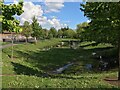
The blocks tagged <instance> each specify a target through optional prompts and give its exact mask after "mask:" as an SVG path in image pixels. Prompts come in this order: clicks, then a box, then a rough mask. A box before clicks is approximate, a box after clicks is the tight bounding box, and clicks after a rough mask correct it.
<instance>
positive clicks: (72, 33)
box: [64, 29, 76, 38]
mask: <svg viewBox="0 0 120 90" xmlns="http://www.w3.org/2000/svg"><path fill="white" fill-rule="evenodd" d="M64 35H65V36H66V37H67V38H74V37H75V35H76V32H75V31H74V30H72V29H69V30H66V31H65V32H64Z"/></svg>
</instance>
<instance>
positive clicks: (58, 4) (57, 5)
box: [45, 0, 64, 13]
mask: <svg viewBox="0 0 120 90" xmlns="http://www.w3.org/2000/svg"><path fill="white" fill-rule="evenodd" d="M45 6H46V10H45V12H46V13H49V12H59V11H60V9H61V8H63V7H64V0H59V1H57V0H56V1H52V0H45Z"/></svg>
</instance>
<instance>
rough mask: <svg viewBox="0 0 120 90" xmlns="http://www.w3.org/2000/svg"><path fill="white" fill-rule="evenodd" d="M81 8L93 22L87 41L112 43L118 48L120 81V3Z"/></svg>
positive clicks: (88, 31) (119, 78) (96, 3)
mask: <svg viewBox="0 0 120 90" xmlns="http://www.w3.org/2000/svg"><path fill="white" fill-rule="evenodd" d="M81 6H82V8H81V10H82V11H84V15H85V16H87V17H88V18H89V19H90V20H91V22H90V26H89V27H88V28H87V30H86V31H85V37H86V39H87V40H94V41H96V42H105V43H106V42H107V43H112V44H113V45H115V46H116V47H117V48H118V50H119V51H118V52H119V54H118V55H119V72H118V80H120V12H119V10H120V2H113V3H111V2H99V3H98V2H87V3H86V4H81ZM96 37H97V38H96Z"/></svg>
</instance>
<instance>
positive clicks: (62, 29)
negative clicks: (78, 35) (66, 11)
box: [61, 26, 69, 38]
mask: <svg viewBox="0 0 120 90" xmlns="http://www.w3.org/2000/svg"><path fill="white" fill-rule="evenodd" d="M67 30H69V27H68V26H67V27H64V28H61V31H62V32H63V34H62V38H65V37H66V35H65V31H67Z"/></svg>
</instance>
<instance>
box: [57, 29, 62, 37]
mask: <svg viewBox="0 0 120 90" xmlns="http://www.w3.org/2000/svg"><path fill="white" fill-rule="evenodd" d="M58 37H59V38H62V37H63V31H62V30H58Z"/></svg>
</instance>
